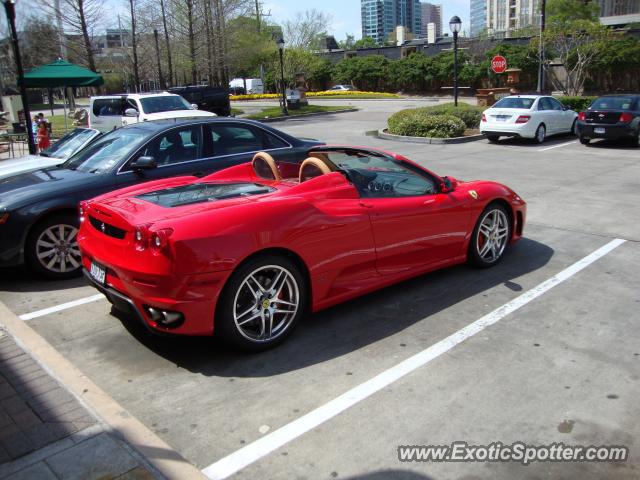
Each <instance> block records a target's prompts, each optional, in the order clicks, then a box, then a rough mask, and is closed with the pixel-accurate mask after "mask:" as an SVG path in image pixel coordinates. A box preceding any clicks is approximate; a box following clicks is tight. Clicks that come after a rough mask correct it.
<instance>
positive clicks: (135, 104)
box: [89, 92, 216, 132]
mask: <svg viewBox="0 0 640 480" xmlns="http://www.w3.org/2000/svg"><path fill="white" fill-rule="evenodd" d="M215 116H216V114H215V113H212V112H205V111H203V110H197V106H195V105H191V104H189V102H187V101H186V100H185V99H184V98H182V97H181V96H180V95H175V94H173V93H166V92H163V93H128V94H122V95H108V96H103V97H91V99H90V104H89V126H90V127H91V128H95V129H96V130H100V131H101V132H110V131H111V130H113V129H115V128H119V127H123V126H125V125H130V124H132V123H137V122H146V121H149V120H164V119H167V118H196V117H215Z"/></svg>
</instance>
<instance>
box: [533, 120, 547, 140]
mask: <svg viewBox="0 0 640 480" xmlns="http://www.w3.org/2000/svg"><path fill="white" fill-rule="evenodd" d="M541 131H542V133H541ZM546 139H547V127H545V125H544V123H541V124H540V125H538V128H536V134H535V137H534V138H533V141H534V142H536V143H544V141H545V140H546Z"/></svg>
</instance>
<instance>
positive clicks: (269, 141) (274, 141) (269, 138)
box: [262, 131, 290, 149]
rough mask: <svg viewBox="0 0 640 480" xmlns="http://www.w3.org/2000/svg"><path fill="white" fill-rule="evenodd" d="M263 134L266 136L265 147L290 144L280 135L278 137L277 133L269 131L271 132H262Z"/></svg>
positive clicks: (280, 146) (284, 146)
mask: <svg viewBox="0 0 640 480" xmlns="http://www.w3.org/2000/svg"><path fill="white" fill-rule="evenodd" d="M262 136H263V137H264V148H265V149H270V148H287V147H289V146H290V145H289V144H288V143H287V142H285V141H284V140H282V139H281V138H279V137H276V136H275V135H273V134H271V133H269V132H265V131H263V132H262Z"/></svg>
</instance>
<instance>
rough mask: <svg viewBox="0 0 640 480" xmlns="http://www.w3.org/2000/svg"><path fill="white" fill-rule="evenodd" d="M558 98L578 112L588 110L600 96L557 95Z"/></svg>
mask: <svg viewBox="0 0 640 480" xmlns="http://www.w3.org/2000/svg"><path fill="white" fill-rule="evenodd" d="M557 98H558V100H560V101H561V102H562V104H563V105H565V106H566V107H569V108H570V109H571V110H574V111H576V112H581V111H582V110H586V109H587V108H588V107H589V105H591V102H593V101H594V100H595V99H596V98H598V97H557Z"/></svg>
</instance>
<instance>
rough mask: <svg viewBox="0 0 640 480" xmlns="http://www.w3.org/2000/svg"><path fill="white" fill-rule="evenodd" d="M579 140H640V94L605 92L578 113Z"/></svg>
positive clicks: (584, 141) (636, 142) (636, 141)
mask: <svg viewBox="0 0 640 480" xmlns="http://www.w3.org/2000/svg"><path fill="white" fill-rule="evenodd" d="M577 128H578V136H579V137H580V143H582V144H583V145H587V144H588V143H589V142H590V141H591V140H592V139H594V138H606V139H609V140H629V141H630V142H632V143H633V145H634V146H638V143H639V142H640V95H622V94H620V95H605V96H603V97H599V98H597V99H595V100H594V101H593V103H592V104H591V105H590V106H589V108H588V109H587V110H586V111H584V112H580V113H579V114H578V123H577Z"/></svg>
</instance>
